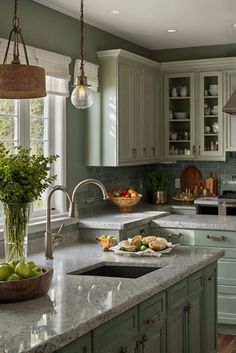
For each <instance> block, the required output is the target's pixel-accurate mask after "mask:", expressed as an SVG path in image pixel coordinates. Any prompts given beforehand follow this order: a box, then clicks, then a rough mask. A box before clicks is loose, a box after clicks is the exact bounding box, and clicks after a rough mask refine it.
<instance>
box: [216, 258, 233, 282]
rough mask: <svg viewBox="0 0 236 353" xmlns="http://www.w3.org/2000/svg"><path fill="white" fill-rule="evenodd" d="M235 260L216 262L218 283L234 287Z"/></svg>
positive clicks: (228, 259) (225, 259)
mask: <svg viewBox="0 0 236 353" xmlns="http://www.w3.org/2000/svg"><path fill="white" fill-rule="evenodd" d="M235 269H236V258H235V259H232V258H231V259H230V258H225V257H224V258H223V259H221V260H219V261H218V283H219V284H222V285H229V286H236V276H235V273H236V271H235ZM235 288H236V287H235Z"/></svg>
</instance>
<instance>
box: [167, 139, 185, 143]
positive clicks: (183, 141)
mask: <svg viewBox="0 0 236 353" xmlns="http://www.w3.org/2000/svg"><path fill="white" fill-rule="evenodd" d="M169 142H171V143H173V142H174V143H175V142H181V143H189V142H190V140H169Z"/></svg>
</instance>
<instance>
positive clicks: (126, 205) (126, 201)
mask: <svg viewBox="0 0 236 353" xmlns="http://www.w3.org/2000/svg"><path fill="white" fill-rule="evenodd" d="M108 196H109V199H110V200H111V201H112V202H113V203H114V204H115V205H116V206H118V207H119V210H120V211H121V212H130V211H132V207H133V206H134V205H136V204H137V203H138V202H139V201H140V199H141V197H142V195H141V194H139V193H138V192H137V191H135V190H133V189H128V190H126V189H121V190H118V191H113V192H111V191H109V192H108Z"/></svg>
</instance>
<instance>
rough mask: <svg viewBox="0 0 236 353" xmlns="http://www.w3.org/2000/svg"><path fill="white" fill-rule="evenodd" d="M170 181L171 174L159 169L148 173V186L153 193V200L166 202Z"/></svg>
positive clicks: (158, 202) (160, 202) (159, 202)
mask: <svg viewBox="0 0 236 353" xmlns="http://www.w3.org/2000/svg"><path fill="white" fill-rule="evenodd" d="M168 183H169V176H168V175H167V174H166V173H164V172H162V171H158V170H154V171H152V172H150V173H149V174H148V175H147V188H148V190H149V191H150V192H151V193H152V200H153V202H155V203H157V204H163V203H166V201H167V198H166V189H167V186H168Z"/></svg>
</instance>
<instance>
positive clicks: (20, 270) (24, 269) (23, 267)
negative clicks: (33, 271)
mask: <svg viewBox="0 0 236 353" xmlns="http://www.w3.org/2000/svg"><path fill="white" fill-rule="evenodd" d="M15 273H17V274H18V275H20V276H21V277H23V278H28V277H30V269H29V267H28V266H27V264H25V263H24V262H23V261H20V262H19V263H18V264H17V265H16V268H15Z"/></svg>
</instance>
